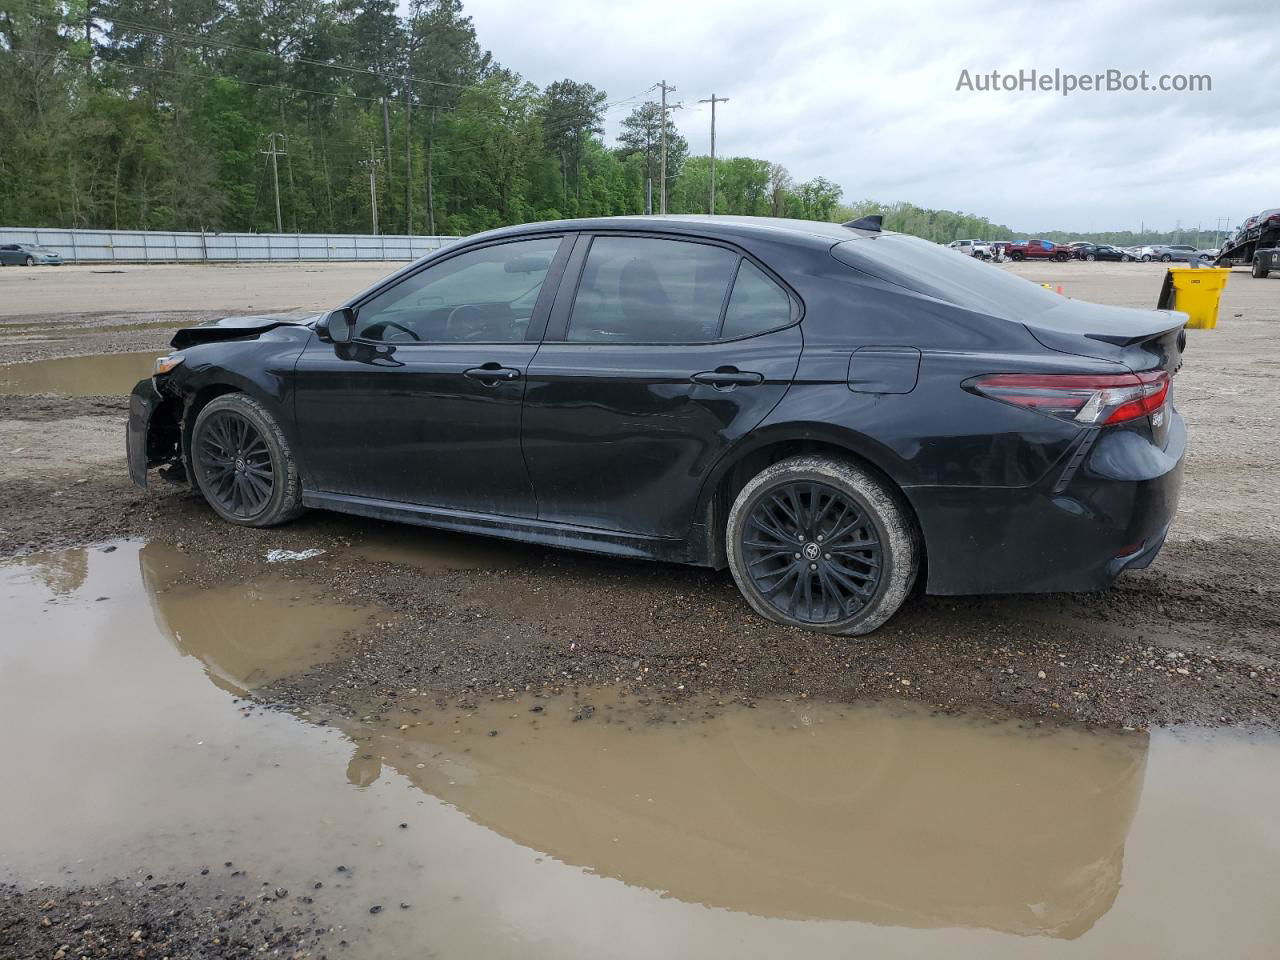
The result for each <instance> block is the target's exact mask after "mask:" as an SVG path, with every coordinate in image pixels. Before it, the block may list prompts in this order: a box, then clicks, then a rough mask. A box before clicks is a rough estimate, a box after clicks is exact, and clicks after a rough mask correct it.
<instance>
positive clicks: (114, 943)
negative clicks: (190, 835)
mask: <svg viewBox="0 0 1280 960" xmlns="http://www.w3.org/2000/svg"><path fill="white" fill-rule="evenodd" d="M311 894H312V890H311V889H310V888H308V892H307V894H306V895H302V894H296V895H292V896H291V895H290V893H289V891H287V890H285V889H283V888H264V887H263V886H262V885H261V884H258V883H256V882H255V881H253V880H251V879H250V878H249V877H248V876H247V875H246V874H245V872H244V871H242V870H237V869H235V868H234V865H233V864H227V865H226V866H225V867H223V866H221V865H219V866H218V867H217V868H216V869H208V868H206V869H205V870H204V871H203V873H198V874H195V875H194V876H190V877H183V878H163V879H161V878H157V877H153V876H151V875H149V874H142V875H139V876H138V877H136V878H135V877H128V878H122V879H119V880H113V881H109V882H107V883H104V884H101V885H99V886H94V887H78V888H74V889H65V888H61V887H35V888H33V889H29V890H21V889H18V888H17V887H14V886H7V885H0V957H5V958H6V960H7V958H10V957H11V958H13V960H28V958H37V957H39V958H52V960H64V958H80V957H93V958H99V957H107V958H120V960H125V958H127V960H143V958H147V957H155V958H161V957H174V958H178V957H182V958H192V960H199V958H206V957H208V958H213V957H217V958H219V960H236V958H249V957H257V956H263V955H266V956H280V957H291V958H294V960H303V958H308V957H318V956H324V955H325V954H324V952H323V949H324V948H326V947H329V946H335V945H338V944H339V943H340V935H337V934H335V931H334V930H332V929H331V928H329V927H326V926H324V925H323V923H322V921H321V920H320V919H319V918H318V916H317V910H316V908H315V907H314V906H313V904H314V903H315V900H316V899H317V898H318V897H320V898H322V894H321V893H320V892H319V891H316V892H315V895H314V896H312V895H311Z"/></svg>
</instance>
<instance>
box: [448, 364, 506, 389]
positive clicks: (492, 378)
mask: <svg viewBox="0 0 1280 960" xmlns="http://www.w3.org/2000/svg"><path fill="white" fill-rule="evenodd" d="M462 375H463V376H464V377H469V378H470V379H472V380H479V381H480V382H481V383H483V384H484V385H485V386H486V387H492V386H496V385H497V384H498V383H501V382H504V381H511V380H519V379H520V371H519V370H517V369H516V368H515V367H504V366H502V365H501V364H498V363H486V364H485V365H484V366H481V367H472V368H471V369H470V370H464V371H463V373H462Z"/></svg>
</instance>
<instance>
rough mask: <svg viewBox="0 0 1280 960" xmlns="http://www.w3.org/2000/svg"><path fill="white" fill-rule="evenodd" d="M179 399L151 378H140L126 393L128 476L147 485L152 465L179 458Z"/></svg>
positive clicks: (166, 462)
mask: <svg viewBox="0 0 1280 960" xmlns="http://www.w3.org/2000/svg"><path fill="white" fill-rule="evenodd" d="M181 404H182V401H181V400H180V399H178V398H176V397H168V396H165V395H164V394H162V393H161V392H160V391H159V389H158V388H157V386H156V382H155V380H154V378H151V377H148V378H147V379H146V380H139V381H138V385H137V386H136V387H134V388H133V392H132V393H131V394H129V422H128V424H127V425H126V427H125V450H126V452H127V453H128V457H129V479H130V480H132V481H133V482H134V483H136V484H137V485H138V486H140V487H144V488H145V487H146V485H147V471H148V469H150V468H151V467H158V466H162V465H164V464H173V463H176V464H179V465H180V464H181V462H182V442H181V440H182V426H181V415H180V411H181Z"/></svg>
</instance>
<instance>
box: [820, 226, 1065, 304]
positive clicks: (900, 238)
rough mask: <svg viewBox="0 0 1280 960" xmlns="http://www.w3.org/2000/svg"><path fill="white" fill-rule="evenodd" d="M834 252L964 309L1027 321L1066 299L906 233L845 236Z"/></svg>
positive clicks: (860, 267)
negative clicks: (847, 237) (862, 236)
mask: <svg viewBox="0 0 1280 960" xmlns="http://www.w3.org/2000/svg"><path fill="white" fill-rule="evenodd" d="M831 255H832V256H833V257H835V258H836V259H837V260H839V261H840V262H841V263H846V264H848V265H849V266H851V267H855V268H857V269H858V270H861V271H863V272H864V273H868V274H871V276H873V277H879V278H880V279H881V280H887V281H889V282H890V283H894V284H897V285H898V286H901V287H905V288H906V289H908V290H914V291H915V292H916V293H922V294H924V295H925V296H928V297H933V298H935V299H937V300H942V301H944V302H946V303H952V304H955V305H956V306H958V307H963V308H964V309H966V310H973V311H975V312H977V313H985V314H989V315H990V316H993V317H1001V318H1003V319H1005V320H1025V319H1026V318H1027V317H1029V316H1032V315H1035V314H1040V313H1044V312H1045V311H1046V310H1051V309H1053V308H1054V307H1056V306H1058V305H1060V304H1061V303H1062V298H1061V297H1060V296H1058V295H1057V294H1056V293H1053V292H1052V291H1049V290H1045V289H1044V288H1043V287H1040V286H1037V285H1036V284H1034V283H1032V282H1031V281H1029V280H1024V279H1022V278H1021V277H1018V276H1014V275H1013V274H1012V273H1006V272H1005V271H1004V270H1002V269H1000V268H999V267H997V266H994V265H992V264H988V263H983V262H982V261H980V260H975V259H974V258H972V257H953V256H952V255H951V254H950V253H948V252H947V249H946V247H940V246H938V245H937V244H936V243H930V242H929V241H928V240H921V239H920V238H918V237H908V236H904V235H902V234H882V235H881V236H878V237H866V238H864V239H861V240H847V241H845V242H844V243H838V244H836V245H835V246H834V247H832V249H831Z"/></svg>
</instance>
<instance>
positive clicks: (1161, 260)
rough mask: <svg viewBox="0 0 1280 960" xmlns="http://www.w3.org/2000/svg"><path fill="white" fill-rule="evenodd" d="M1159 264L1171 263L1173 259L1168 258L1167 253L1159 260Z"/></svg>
mask: <svg viewBox="0 0 1280 960" xmlns="http://www.w3.org/2000/svg"><path fill="white" fill-rule="evenodd" d="M1160 262H1161V263H1173V257H1171V256H1169V254H1167V253H1166V254H1165V255H1164V256H1162V257H1161V258H1160Z"/></svg>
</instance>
